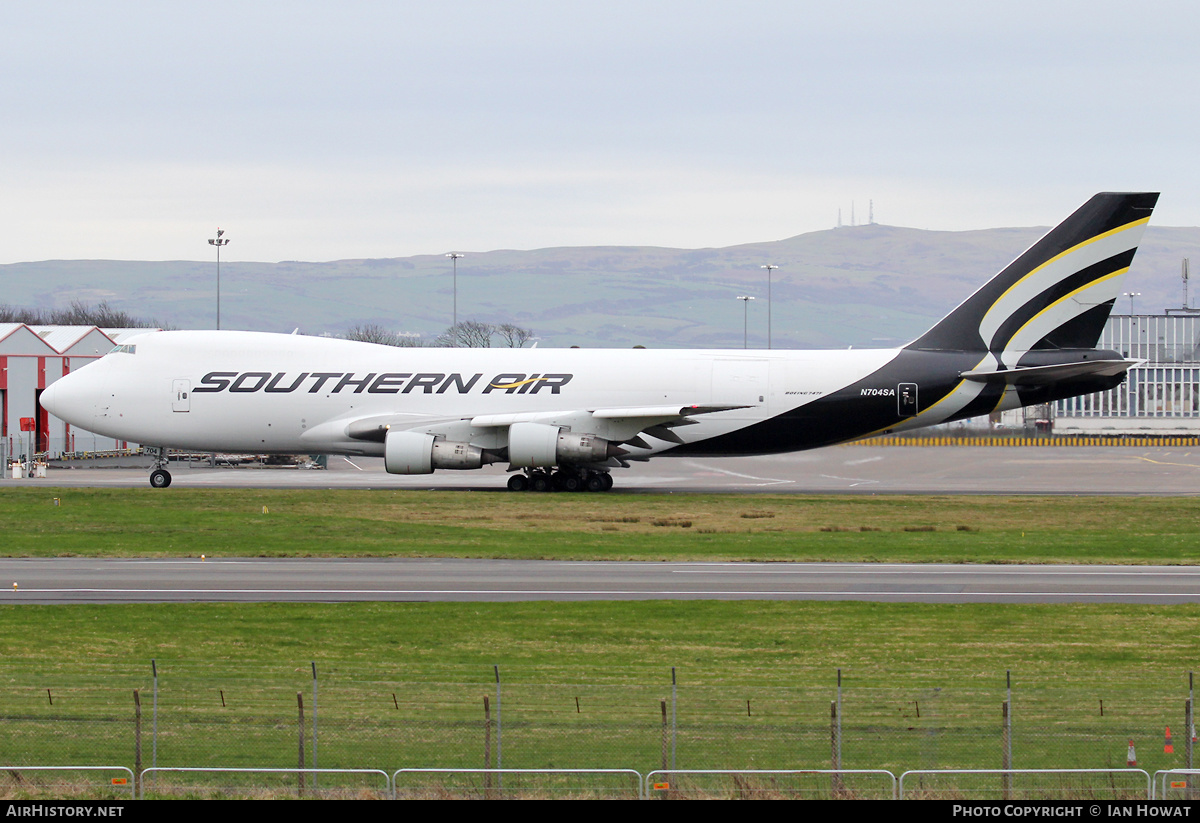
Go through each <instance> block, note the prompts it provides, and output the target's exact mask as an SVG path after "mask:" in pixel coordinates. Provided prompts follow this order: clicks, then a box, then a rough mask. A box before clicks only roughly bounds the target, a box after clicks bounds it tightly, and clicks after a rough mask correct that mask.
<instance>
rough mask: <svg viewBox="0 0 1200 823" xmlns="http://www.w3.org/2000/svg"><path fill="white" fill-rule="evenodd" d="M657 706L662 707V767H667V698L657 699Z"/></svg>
mask: <svg viewBox="0 0 1200 823" xmlns="http://www.w3.org/2000/svg"><path fill="white" fill-rule="evenodd" d="M658 704H659V707H660V708H661V709H662V768H663V769H664V770H665V769H666V768H667V699H666V698H665V697H664V698H662V699H661V700H659V701H658Z"/></svg>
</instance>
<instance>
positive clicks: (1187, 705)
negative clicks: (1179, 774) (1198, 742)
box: [1183, 697, 1196, 800]
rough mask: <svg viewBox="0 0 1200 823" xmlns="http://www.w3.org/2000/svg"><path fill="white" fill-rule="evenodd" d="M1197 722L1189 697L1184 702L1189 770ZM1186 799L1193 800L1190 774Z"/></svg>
mask: <svg viewBox="0 0 1200 823" xmlns="http://www.w3.org/2000/svg"><path fill="white" fill-rule="evenodd" d="M1195 722H1196V719H1195V717H1194V716H1193V714H1192V698H1190V697H1189V698H1188V699H1187V700H1185V701H1183V734H1184V739H1185V740H1186V741H1187V743H1186V745H1185V751H1186V752H1187V758H1186V760H1185V768H1187V769H1191V768H1192V735H1193V734H1195V731H1194V728H1195V727H1194V725H1193V724H1194V723H1195ZM1186 797H1187V799H1188V800H1192V799H1193V796H1192V776H1191V775H1190V774H1189V775H1188V776H1187V794H1186Z"/></svg>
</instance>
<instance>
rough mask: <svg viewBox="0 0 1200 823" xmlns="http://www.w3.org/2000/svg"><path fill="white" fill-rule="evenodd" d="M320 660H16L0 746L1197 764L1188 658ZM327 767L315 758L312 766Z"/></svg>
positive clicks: (658, 766)
mask: <svg viewBox="0 0 1200 823" xmlns="http://www.w3.org/2000/svg"><path fill="white" fill-rule="evenodd" d="M329 669H330V670H329V671H328V672H324V673H322V674H321V676H320V678H319V679H318V678H317V677H315V676H314V674H317V672H316V667H315V666H312V665H311V664H309V663H297V664H295V665H290V666H282V665H280V666H253V665H233V664H229V663H221V664H215V665H214V664H207V663H204V662H202V661H172V662H171V663H170V664H169V665H168V664H163V663H162V662H161V661H160V662H159V663H158V665H157V666H156V667H151V666H150V665H148V664H141V665H137V666H134V665H123V664H106V663H95V664H93V665H91V666H89V667H88V669H87V670H86V671H68V670H64V668H63V667H54V666H49V667H46V666H34V665H32V664H29V665H25V666H23V665H22V664H21V663H20V662H8V663H6V664H5V665H4V666H0V763H5V764H7V767H8V768H9V769H10V770H15V771H17V772H18V773H19V772H20V771H21V770H22V769H27V768H30V767H33V766H45V765H51V766H54V765H57V766H69V765H72V764H78V763H104V762H117V763H121V764H122V765H121V768H125V769H128V770H131V771H132V772H133V773H134V774H138V773H140V772H141V771H143V770H144V769H168V768H225V769H228V768H239V769H262V768H275V769H279V768H286V769H290V771H291V773H292V774H295V772H296V771H297V770H303V771H321V770H361V769H364V768H367V767H369V768H371V769H384V770H387V771H388V772H389V773H390V772H391V771H392V770H395V769H400V768H404V767H421V768H425V769H430V768H436V769H442V770H446V769H469V770H475V771H478V770H480V769H484V770H487V769H492V770H502V769H520V770H531V769H536V770H570V771H574V772H583V771H586V770H597V769H598V770H611V769H612V768H613V767H614V766H623V767H634V768H637V769H638V770H639V771H640V772H641V773H643V774H644V773H647V772H649V771H664V770H665V771H670V772H673V773H675V774H677V775H682V774H683V773H684V772H688V771H690V772H701V771H706V772H715V771H725V772H728V771H738V772H741V773H752V772H760V771H762V770H775V771H779V772H782V771H787V772H807V773H810V774H815V773H817V772H819V771H822V770H824V771H828V772H833V771H843V772H846V773H850V772H859V773H861V772H866V771H872V770H874V771H887V772H891V773H893V774H899V773H901V772H902V771H905V770H914V771H918V770H919V771H936V770H954V769H966V770H975V771H978V770H995V769H997V768H1002V769H1010V770H1037V769H1104V770H1108V771H1110V772H1111V771H1112V770H1113V769H1117V768H1119V767H1122V766H1125V765H1126V764H1127V763H1128V762H1130V761H1136V768H1138V769H1142V770H1145V771H1146V772H1148V773H1152V774H1153V773H1156V772H1166V771H1170V770H1180V769H1188V768H1190V767H1193V766H1194V765H1195V764H1194V763H1193V761H1192V757H1193V749H1194V746H1193V732H1192V729H1193V723H1192V718H1191V715H1190V708H1189V706H1190V692H1189V679H1188V676H1187V672H1181V673H1180V677H1178V678H1166V679H1164V678H1162V677H1161V676H1147V677H1146V678H1143V679H1134V678H1133V677H1131V676H1130V677H1126V678H1125V679H1123V680H1117V679H1115V678H1114V675H1113V673H1112V672H1104V671H1097V672H1094V673H1090V674H1089V673H1085V672H1081V671H1078V670H1072V672H1071V673H1070V675H1069V676H1063V677H1062V678H1059V679H1052V680H1051V681H1050V682H1046V681H1045V680H1043V681H1039V682H1030V681H1026V680H1022V679H1021V678H1020V677H1014V680H1013V685H1012V687H1011V691H1010V689H1009V687H1008V684H1007V683H1006V681H1005V677H1004V673H1003V672H998V673H994V674H993V675H990V676H985V675H979V674H973V675H971V676H970V677H958V678H955V679H954V680H953V681H952V682H948V683H946V684H939V683H937V682H936V681H935V682H927V683H918V682H917V681H916V680H915V679H914V677H913V675H911V674H909V675H906V676H905V677H904V678H899V679H897V681H896V682H894V683H889V678H888V677H887V675H886V673H884V672H869V673H867V672H864V673H861V675H862V676H861V677H860V678H858V679H856V680H855V681H854V682H853V683H852V682H851V681H850V680H849V679H847V680H846V681H844V682H843V684H842V686H841V687H839V686H838V685H837V681H836V679H835V678H834V676H833V673H832V672H831V673H830V676H829V677H828V678H826V682H824V683H812V682H807V683H806V682H796V681H795V680H794V678H792V677H790V676H789V674H788V673H787V672H784V671H778V670H776V669H770V670H766V669H764V670H754V669H751V668H747V669H746V670H745V674H744V677H739V679H737V680H735V681H730V680H728V679H725V680H719V681H714V682H707V681H706V680H705V677H704V672H703V671H695V670H678V672H676V674H677V677H676V678H675V680H674V681H673V680H672V672H671V670H669V669H666V670H662V669H652V668H649V667H647V668H638V669H625V670H605V671H602V672H594V673H592V675H591V676H590V677H589V676H587V673H584V675H583V676H581V677H580V678H578V682H561V681H562V675H561V673H560V672H555V673H554V674H552V675H551V676H550V677H552V678H553V679H548V678H547V676H546V675H543V674H542V673H541V672H540V671H539V670H537V669H536V668H521V667H519V666H512V667H507V668H501V667H482V666H440V667H430V666H423V667H421V668H420V669H419V671H414V670H411V669H408V668H405V667H403V666H399V665H395V666H382V665H381V666H370V667H368V666H361V665H355V664H353V663H345V662H342V663H339V664H338V665H337V666H336V667H335V666H330V667H329ZM860 683H861V684H860ZM1172 730H1174V732H1172ZM333 779H334V778H332V777H331V778H325V777H321V776H319V775H318V780H317V785H319V786H320V787H321V788H326V787H327V785H328V787H329V788H334V787H335V784H334V783H332V782H330V783H328V784H326V782H325V781H326V780H329V781H332V780H333ZM690 779H691V778H689V780H690ZM677 785H678V784H677ZM776 785H777V786H779V785H783V784H782V783H780V782H779V781H778V780H777V781H776ZM844 785H849V784H848V783H846V784H844ZM309 787H311V784H309ZM747 788H749V784H745V785H744V786H743V789H747ZM834 788H835V785H834V784H833V783H832V782H831V783H830V784H829V785H828V790H829V791H833V790H834ZM796 790H797V791H799V789H796ZM806 790H807V789H806ZM820 790H821V791H825V790H826V789H824V788H822V789H820ZM813 791H816V789H813Z"/></svg>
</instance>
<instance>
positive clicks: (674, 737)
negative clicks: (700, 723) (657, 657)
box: [671, 666, 679, 769]
mask: <svg viewBox="0 0 1200 823" xmlns="http://www.w3.org/2000/svg"><path fill="white" fill-rule="evenodd" d="M678 743H679V681H678V680H677V679H676V677H675V667H674V666H672V667H671V768H672V769H673V768H675V747H676V745H678Z"/></svg>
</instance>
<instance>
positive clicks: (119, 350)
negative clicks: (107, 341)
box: [109, 344, 137, 354]
mask: <svg viewBox="0 0 1200 823" xmlns="http://www.w3.org/2000/svg"><path fill="white" fill-rule="evenodd" d="M109 354H137V346H130V345H128V344H126V345H124V346H117V347H116V348H115V349H113V350H112V351H110V352H109Z"/></svg>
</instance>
